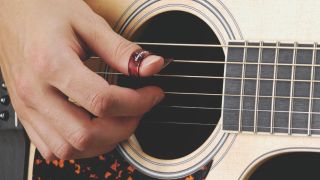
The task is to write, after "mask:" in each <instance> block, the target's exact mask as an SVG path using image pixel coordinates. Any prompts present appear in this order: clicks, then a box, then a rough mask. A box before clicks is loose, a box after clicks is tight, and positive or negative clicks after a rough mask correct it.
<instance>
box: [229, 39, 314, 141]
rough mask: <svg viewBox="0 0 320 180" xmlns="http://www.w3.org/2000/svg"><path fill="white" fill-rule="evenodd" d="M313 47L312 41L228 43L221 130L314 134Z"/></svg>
mask: <svg viewBox="0 0 320 180" xmlns="http://www.w3.org/2000/svg"><path fill="white" fill-rule="evenodd" d="M319 52H320V50H319V48H318V45H317V43H281V42H244V41H242V42H239V41H234V42H230V43H229V47H228V54H227V58H226V72H225V77H224V78H225V84H224V94H223V99H224V104H223V129H224V130H228V131H236V132H242V131H249V132H254V133H258V132H269V133H271V134H272V133H287V134H289V135H291V134H305V135H313V134H320V118H319V117H320V112H319V108H320V54H319ZM318 54H319V55H318Z"/></svg>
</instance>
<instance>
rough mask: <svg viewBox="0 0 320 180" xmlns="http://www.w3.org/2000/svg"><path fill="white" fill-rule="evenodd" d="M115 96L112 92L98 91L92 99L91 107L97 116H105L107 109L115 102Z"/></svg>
mask: <svg viewBox="0 0 320 180" xmlns="http://www.w3.org/2000/svg"><path fill="white" fill-rule="evenodd" d="M114 99H115V98H114V96H112V95H111V94H110V93H109V94H106V93H101V92H99V93H97V94H95V95H94V96H93V97H92V98H91V100H90V109H91V110H92V113H93V114H94V115H96V116H103V115H104V114H105V113H106V110H107V109H108V108H109V107H110V106H111V105H112V104H113V103H114V101H115V100H114Z"/></svg>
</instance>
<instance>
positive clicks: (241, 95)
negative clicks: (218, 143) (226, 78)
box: [238, 41, 248, 132]
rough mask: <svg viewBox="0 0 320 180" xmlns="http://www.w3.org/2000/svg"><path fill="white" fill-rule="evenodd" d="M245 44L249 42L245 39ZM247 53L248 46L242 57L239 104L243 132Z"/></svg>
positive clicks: (240, 123) (240, 129)
mask: <svg viewBox="0 0 320 180" xmlns="http://www.w3.org/2000/svg"><path fill="white" fill-rule="evenodd" d="M244 43H245V46H247V45H248V42H247V41H245V42H244ZM247 54H248V48H243V58H242V62H243V64H242V74H241V75H242V77H241V83H240V87H241V89H240V100H239V106H240V110H239V129H238V131H239V132H241V131H242V116H243V115H242V113H243V112H242V109H243V94H244V83H245V79H244V78H245V77H246V64H245V63H246V61H247Z"/></svg>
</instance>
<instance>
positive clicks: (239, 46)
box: [134, 41, 320, 50]
mask: <svg viewBox="0 0 320 180" xmlns="http://www.w3.org/2000/svg"><path fill="white" fill-rule="evenodd" d="M231 42H233V43H244V42H243V41H239V42H238V41H231ZM134 43H136V44H138V45H149V46H175V47H207V48H230V47H231V48H254V49H259V48H264V49H276V46H275V45H274V46H266V45H264V46H259V45H248V46H245V45H221V44H196V43H194V44H186V43H152V42H134ZM249 43H256V44H259V42H249ZM273 44H276V43H275V42H274V43H273ZM283 44H290V43H286V42H284V43H283ZM292 45H293V43H292ZM301 45H302V44H301ZM303 45H310V46H311V47H300V46H297V47H293V46H279V47H278V48H279V49H291V50H293V49H298V50H320V47H317V48H315V47H313V43H310V44H303Z"/></svg>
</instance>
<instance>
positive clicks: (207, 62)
mask: <svg viewBox="0 0 320 180" xmlns="http://www.w3.org/2000/svg"><path fill="white" fill-rule="evenodd" d="M93 58H94V59H100V58H99V57H93ZM241 61H242V60H241ZM172 62H173V63H194V64H223V65H225V64H235V65H242V64H243V62H225V60H212V61H200V60H183V59H174V60H173V61H172ZM245 63H246V64H247V65H266V66H275V65H276V64H275V63H264V62H261V63H257V62H245ZM277 65H279V66H293V65H294V66H302V67H312V66H313V65H312V64H289V63H278V64H277ZM314 66H315V67H320V64H315V65H314Z"/></svg>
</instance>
